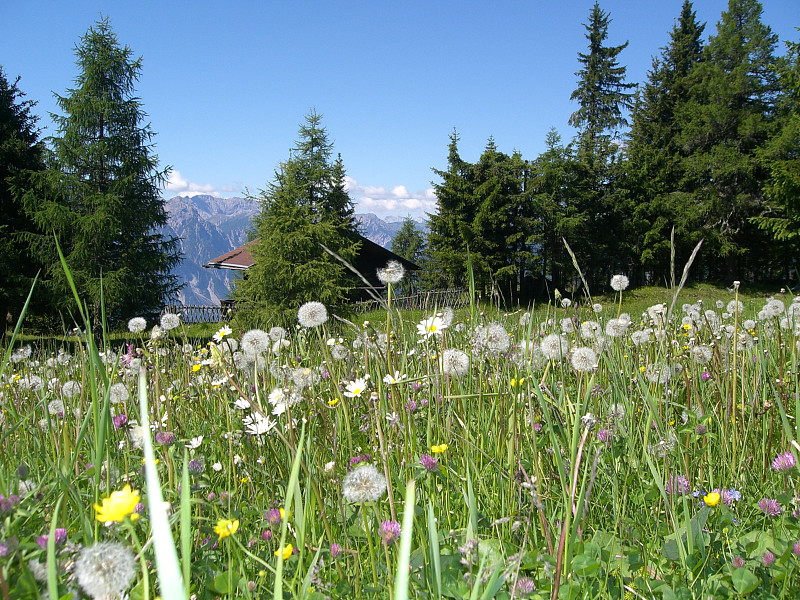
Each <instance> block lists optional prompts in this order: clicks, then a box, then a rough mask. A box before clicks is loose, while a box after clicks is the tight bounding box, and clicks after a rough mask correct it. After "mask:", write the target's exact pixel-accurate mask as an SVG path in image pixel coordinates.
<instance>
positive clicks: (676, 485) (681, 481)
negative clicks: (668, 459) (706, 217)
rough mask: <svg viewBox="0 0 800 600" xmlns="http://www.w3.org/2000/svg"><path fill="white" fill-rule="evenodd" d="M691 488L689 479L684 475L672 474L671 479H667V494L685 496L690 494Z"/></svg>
mask: <svg viewBox="0 0 800 600" xmlns="http://www.w3.org/2000/svg"><path fill="white" fill-rule="evenodd" d="M690 489H691V486H690V485H689V480H688V479H686V477H684V476H683V475H677V476H676V475H670V477H669V479H667V488H666V491H667V494H670V495H672V494H675V495H676V496H683V495H684V494H688V493H689V490H690Z"/></svg>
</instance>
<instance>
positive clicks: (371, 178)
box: [0, 0, 800, 216]
mask: <svg viewBox="0 0 800 600" xmlns="http://www.w3.org/2000/svg"><path fill="white" fill-rule="evenodd" d="M593 4H594V1H593V0H561V1H559V2H552V1H543V0H528V1H526V2H522V1H513V2H512V1H506V2H502V1H497V2H489V1H483V2H481V1H473V0H461V1H459V2H437V1H433V0H428V1H425V2H417V1H414V0H408V1H404V2H392V3H389V2H377V1H375V0H372V1H368V2H344V1H341V2H310V1H306V2H299V1H298V2H289V1H282V2H273V1H260V2H258V1H236V0H232V1H228V2H219V1H217V2H202V1H200V2H189V1H186V2H172V1H169V0H158V1H153V0H137V1H135V2H130V1H118V2H108V1H106V2H99V1H92V0H70V1H69V2H65V1H49V2H48V1H43V0H25V1H23V0H12V1H11V2H7V3H4V6H3V8H2V9H0V17H1V18H0V65H2V66H3V68H4V69H5V72H6V75H7V76H8V77H9V78H16V76H18V75H19V76H21V80H20V84H19V85H20V88H21V89H22V90H23V91H24V92H25V93H26V94H27V97H28V99H31V100H36V101H38V106H37V107H36V108H35V112H36V113H37V114H39V115H41V120H40V122H39V124H40V126H41V127H42V128H43V130H44V131H43V135H50V134H52V133H53V128H52V124H51V120H50V118H49V113H50V112H58V109H57V106H56V104H55V101H54V99H53V93H54V92H56V93H59V94H64V93H65V92H66V90H67V89H68V88H69V87H70V86H71V85H72V83H73V80H74V78H75V75H76V67H75V56H74V53H73V49H74V47H75V44H76V43H77V42H78V41H79V38H80V36H81V35H82V34H84V33H85V32H86V30H87V29H88V28H89V27H90V26H91V25H92V24H93V23H94V22H95V21H96V20H97V19H98V18H99V17H100V15H101V13H102V14H103V15H106V16H108V17H109V18H110V20H111V24H112V27H113V29H114V31H115V32H116V34H117V36H118V38H119V41H120V42H121V43H122V44H126V45H128V46H130V47H131V49H132V50H133V51H134V54H135V55H136V56H141V57H142V59H143V72H142V77H141V79H140V80H139V84H138V87H137V92H138V95H139V97H140V98H141V99H142V102H143V104H144V109H145V110H146V111H147V113H148V118H149V121H150V123H151V125H152V128H153V130H154V131H155V132H156V133H157V137H156V139H155V142H156V152H157V154H158V155H159V158H160V161H161V164H162V165H165V166H166V165H169V166H171V167H172V169H173V173H172V181H171V184H170V187H169V189H168V190H166V191H165V195H166V196H167V197H169V196H172V195H175V194H182V195H183V194H194V193H201V192H202V193H212V194H217V195H221V196H242V195H244V193H245V189H249V190H250V192H252V193H255V192H257V190H258V189H259V188H263V187H264V186H265V185H266V184H267V183H268V182H269V181H270V180H271V179H272V177H273V174H274V171H275V168H276V167H277V165H278V164H279V163H280V161H282V160H285V159H286V158H287V157H288V155H289V148H291V147H292V146H293V145H294V142H295V140H296V139H297V130H298V126H299V125H300V123H302V122H303V119H304V115H305V114H307V113H308V111H309V110H310V109H312V108H313V109H315V110H316V111H317V112H318V113H321V114H322V115H323V117H324V118H323V124H324V126H325V127H326V128H327V130H328V134H329V137H330V139H331V140H332V141H333V142H334V146H335V151H336V152H339V153H341V155H342V159H343V161H344V165H345V167H346V169H347V174H348V176H349V184H350V190H351V195H352V196H353V197H354V199H355V200H356V202H357V211H358V212H375V213H377V214H379V215H381V216H385V215H387V214H394V215H401V216H405V215H407V214H409V215H415V216H421V215H423V213H424V212H425V211H426V210H428V211H430V210H432V209H433V207H434V201H435V199H434V196H433V194H432V190H431V189H430V188H431V182H432V181H434V180H436V176H435V174H434V173H433V172H432V171H431V169H432V168H445V166H446V158H447V144H448V136H449V135H450V133H451V132H452V131H453V129H454V128H455V129H456V130H457V131H458V132H459V134H460V136H461V144H460V149H461V154H462V157H463V158H465V159H466V160H470V161H475V160H477V159H478V157H479V156H480V153H481V151H482V149H483V148H484V146H485V144H486V141H487V139H488V138H489V136H493V137H494V139H495V142H496V144H497V146H498V148H499V149H500V150H501V151H504V152H507V153H511V152H513V151H514V150H519V151H520V152H522V155H523V156H524V157H525V158H529V159H533V158H535V157H536V156H537V155H538V154H539V153H540V152H541V151H542V150H543V147H544V139H545V135H546V134H547V132H548V130H549V129H550V128H551V127H555V128H556V129H558V130H559V132H560V133H561V134H562V136H563V137H564V138H565V140H568V139H569V138H571V137H572V135H573V133H574V132H573V131H572V130H571V129H570V128H569V127H568V126H567V120H568V118H569V115H570V114H571V113H572V112H573V111H574V110H575V109H576V105H575V104H574V103H572V102H570V100H569V96H570V94H571V92H572V91H573V90H574V89H575V86H576V76H575V72H576V71H577V70H578V68H579V64H578V59H577V55H578V52H584V51H585V50H586V44H587V42H586V39H585V37H584V33H585V30H584V28H583V25H582V23H584V22H586V21H587V17H588V15H589V11H590V10H591V7H592V5H593ZM681 4H682V0H650V1H642V0H638V1H631V0H626V1H623V0H605V1H603V2H601V4H600V5H601V7H602V8H603V9H604V10H606V11H609V12H610V13H611V18H612V23H611V26H610V29H609V38H608V40H607V43H610V44H614V45H616V44H620V43H623V42H625V41H626V40H627V41H629V46H628V48H627V49H626V50H624V51H623V52H622V54H621V55H620V63H621V64H623V65H625V66H627V68H628V81H629V82H635V83H639V82H643V81H645V79H646V76H647V70H648V68H649V67H650V64H651V57H652V56H653V55H656V54H657V53H658V52H659V48H660V47H662V46H664V45H665V44H666V43H667V41H668V39H669V31H670V30H671V28H672V26H673V24H674V22H675V20H676V19H677V17H678V15H679V13H680V8H681ZM694 4H695V10H696V11H697V14H698V18H699V19H700V21H701V22H703V21H705V22H707V26H706V38H707V37H708V35H709V34H713V33H714V32H715V29H716V23H717V21H718V20H719V17H720V14H721V13H722V11H723V10H725V8H726V6H727V1H726V0H697V1H696V2H695V3H694ZM763 4H764V14H763V20H764V22H765V23H766V24H768V25H769V26H770V27H772V29H773V31H774V32H775V33H777V34H778V35H779V36H780V39H781V42H780V45H779V48H778V51H779V53H783V42H784V41H785V40H787V39H789V40H795V41H796V40H798V39H800V33H799V32H798V31H797V30H796V27H798V26H800V1H798V0H765V1H764V2H763Z"/></svg>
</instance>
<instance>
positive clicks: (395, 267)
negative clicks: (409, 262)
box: [378, 260, 406, 285]
mask: <svg viewBox="0 0 800 600" xmlns="http://www.w3.org/2000/svg"><path fill="white" fill-rule="evenodd" d="M405 274H406V270H405V269H404V268H403V265H401V264H400V263H399V262H397V261H396V260H390V261H389V262H388V263H387V264H386V266H385V267H384V268H383V269H378V279H379V280H380V282H381V283H382V284H383V285H387V284H391V285H394V284H396V283H400V281H401V280H402V279H403V276H404V275H405Z"/></svg>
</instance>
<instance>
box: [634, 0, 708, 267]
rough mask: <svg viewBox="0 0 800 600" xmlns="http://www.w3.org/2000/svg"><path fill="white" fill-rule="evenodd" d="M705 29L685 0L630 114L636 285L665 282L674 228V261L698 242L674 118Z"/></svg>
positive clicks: (695, 213)
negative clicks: (637, 271) (684, 184)
mask: <svg viewBox="0 0 800 600" xmlns="http://www.w3.org/2000/svg"><path fill="white" fill-rule="evenodd" d="M704 28H705V25H704V24H700V23H698V21H697V16H696V13H695V11H694V10H693V6H692V3H691V2H690V1H689V0H684V3H683V7H682V9H681V14H680V17H679V19H678V22H677V23H676V25H675V26H674V27H673V29H672V31H671V32H670V42H669V44H668V45H667V46H666V47H665V48H663V49H662V51H661V54H660V56H659V57H657V58H654V59H653V66H652V68H651V70H650V71H649V73H648V80H647V82H646V83H645V84H644V86H643V87H642V89H641V90H640V93H639V94H638V97H637V101H636V105H635V107H634V109H633V112H632V126H631V132H630V136H629V140H628V147H627V164H626V165H625V167H626V174H627V177H626V181H625V188H626V192H627V199H628V206H629V215H630V216H629V219H628V223H629V226H630V235H629V236H626V238H627V239H629V240H630V241H631V242H632V243H633V248H632V250H631V252H632V254H633V255H634V257H635V258H636V262H637V263H638V265H639V266H640V272H639V273H636V272H634V271H631V272H630V273H629V275H630V276H631V277H632V278H634V280H638V281H640V282H644V281H645V279H649V280H653V281H656V282H663V281H665V280H667V279H668V275H669V274H668V271H669V267H670V253H671V251H672V248H671V242H670V238H671V230H672V228H673V227H675V250H676V252H677V255H678V256H688V255H689V253H690V252H691V249H692V248H693V247H694V246H695V245H696V244H697V242H698V241H699V240H700V237H701V233H700V229H701V226H700V223H699V219H700V214H699V212H698V211H697V209H696V207H695V206H694V205H693V203H692V202H690V201H689V200H690V196H689V195H688V194H686V193H685V192H684V190H683V189H682V187H681V185H682V181H683V169H684V168H685V167H686V162H685V160H684V157H685V151H684V149H683V146H682V145H681V144H680V143H679V142H678V137H679V134H680V124H679V122H678V121H677V118H676V115H678V114H679V113H681V111H683V110H684V109H685V107H686V105H687V103H688V102H689V101H690V95H689V93H690V89H691V81H690V78H689V77H690V75H691V74H692V72H693V70H694V69H695V68H696V67H697V65H698V64H700V62H701V61H702V59H703V41H702V34H703V30H704Z"/></svg>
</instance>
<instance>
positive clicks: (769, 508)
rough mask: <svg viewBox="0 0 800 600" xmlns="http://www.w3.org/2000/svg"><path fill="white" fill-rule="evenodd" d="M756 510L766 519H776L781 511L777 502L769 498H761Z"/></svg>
mask: <svg viewBox="0 0 800 600" xmlns="http://www.w3.org/2000/svg"><path fill="white" fill-rule="evenodd" d="M758 508H759V509H760V510H761V512H763V513H764V514H765V515H767V516H768V517H777V516H778V515H779V514H781V512H782V510H783V509H782V508H781V505H780V504H778V501H777V500H772V499H770V498H762V499H761V500H759V501H758Z"/></svg>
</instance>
